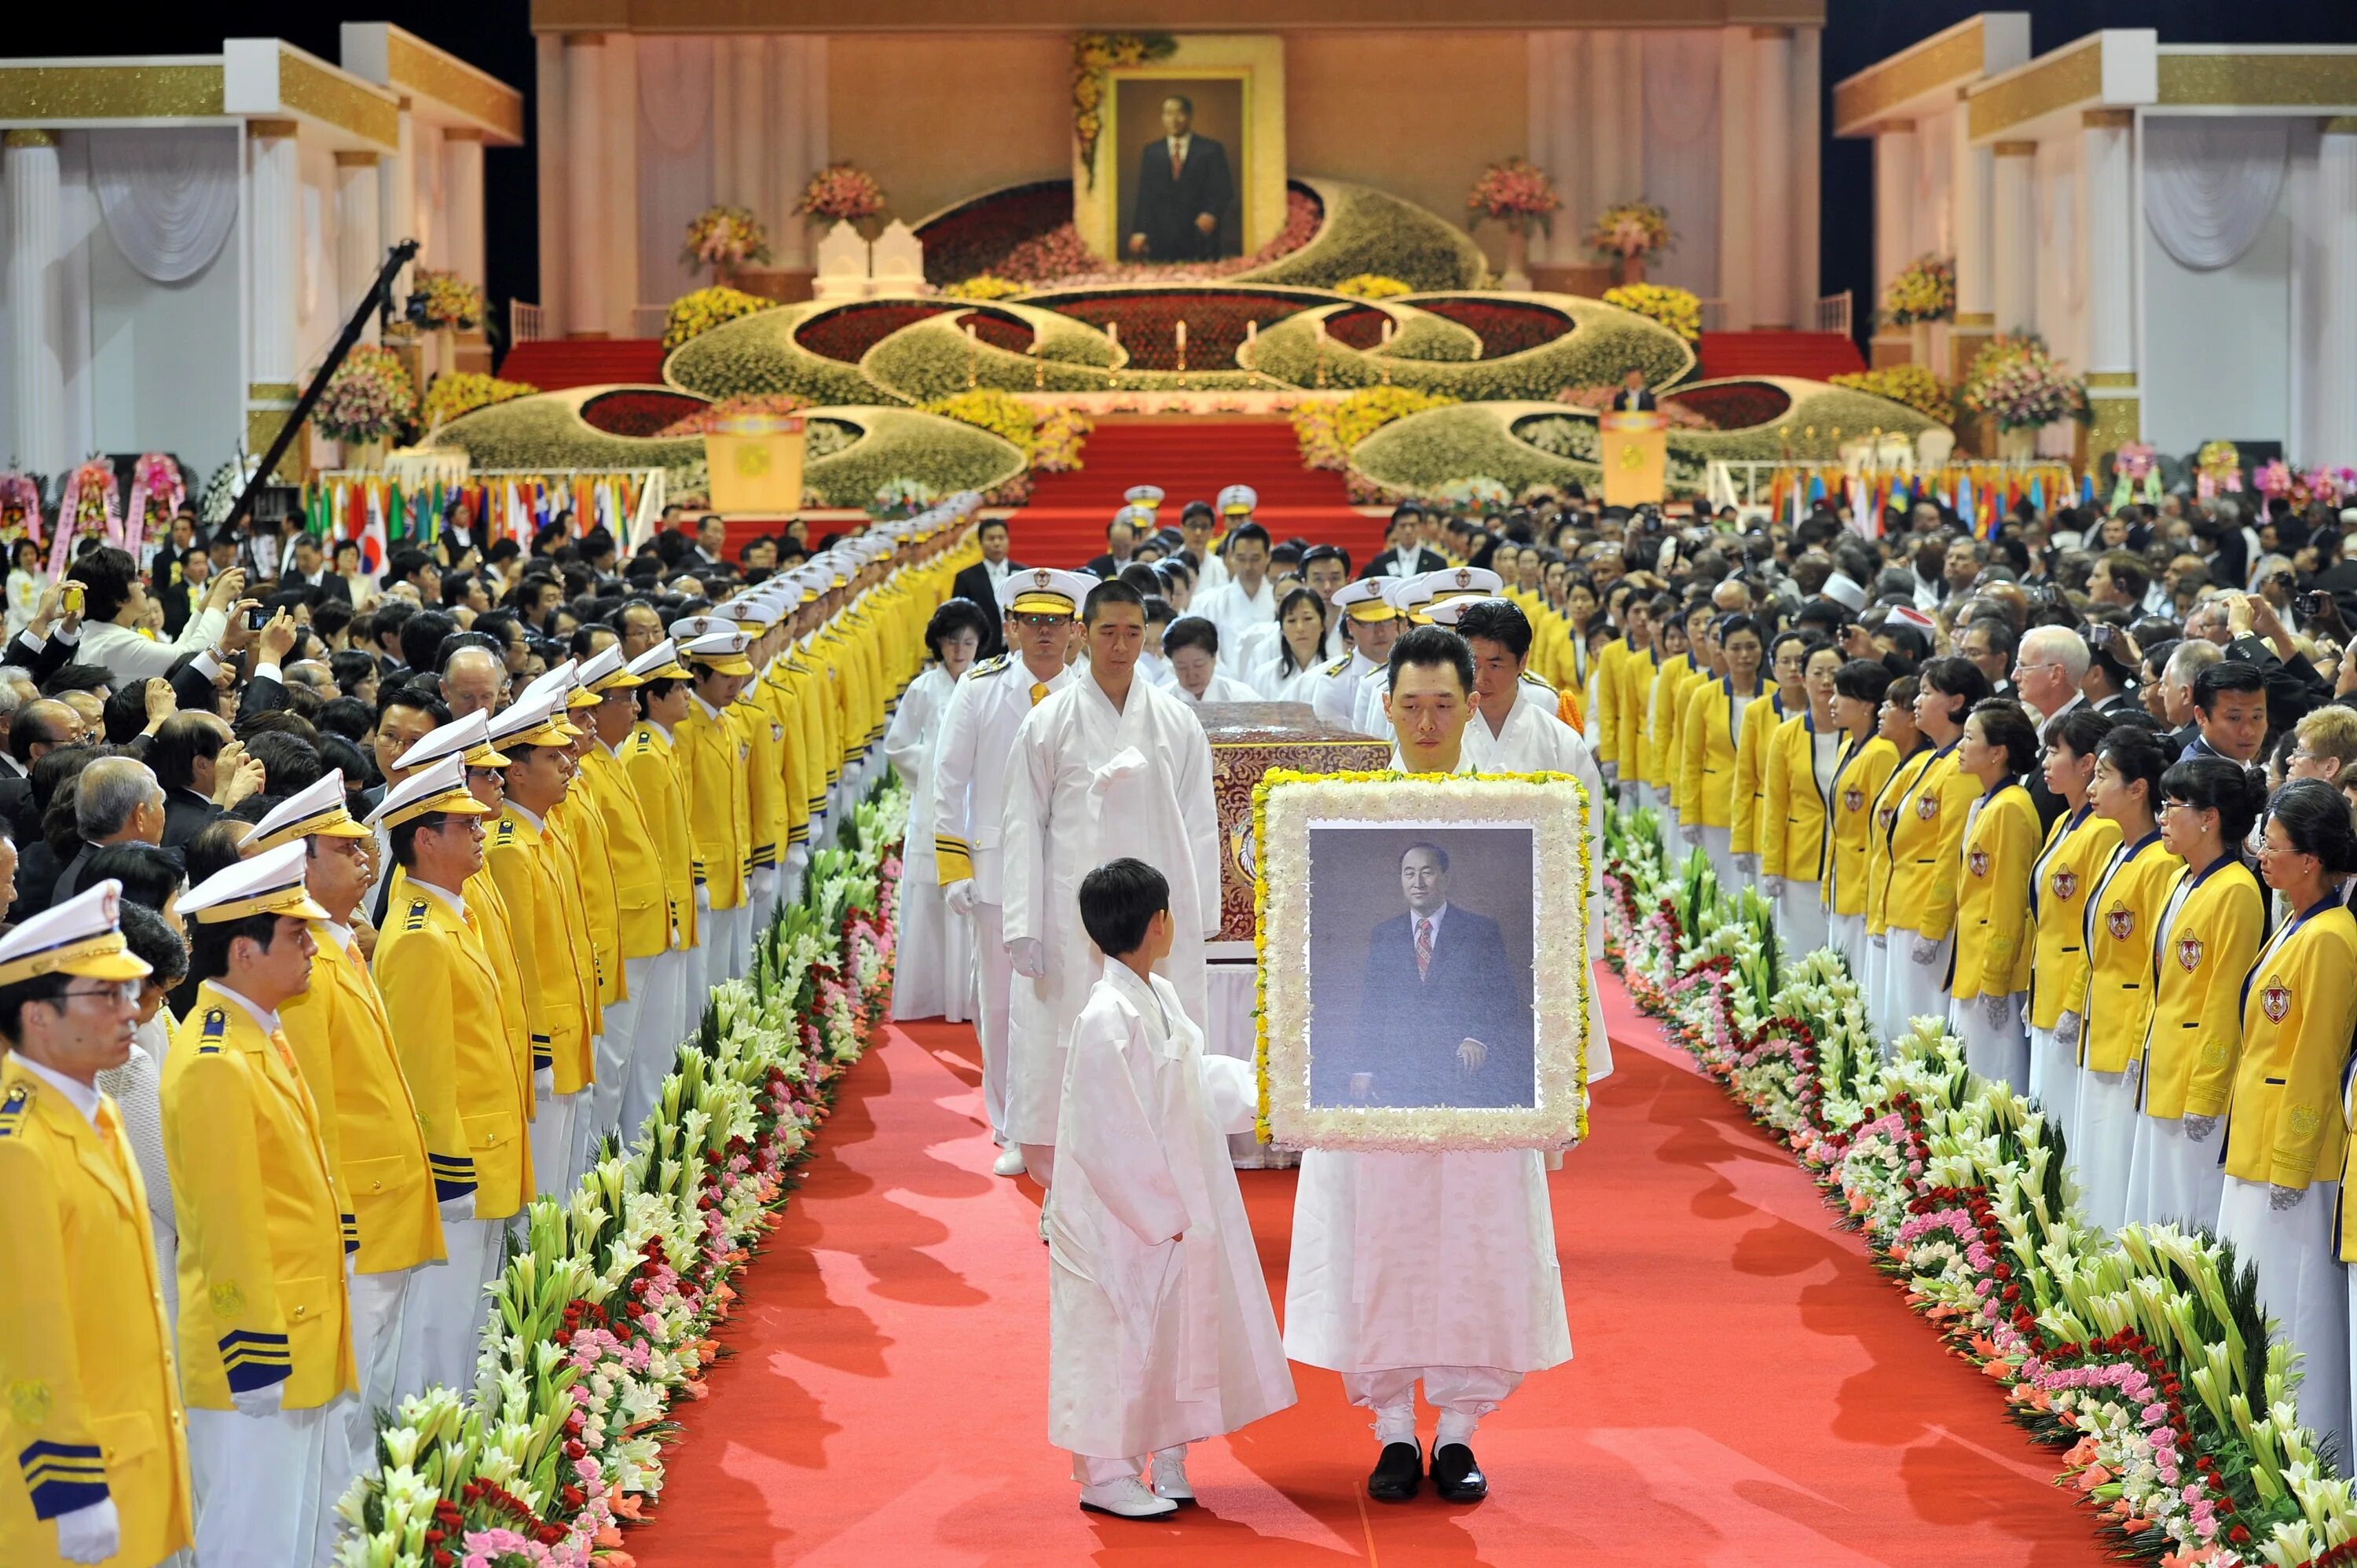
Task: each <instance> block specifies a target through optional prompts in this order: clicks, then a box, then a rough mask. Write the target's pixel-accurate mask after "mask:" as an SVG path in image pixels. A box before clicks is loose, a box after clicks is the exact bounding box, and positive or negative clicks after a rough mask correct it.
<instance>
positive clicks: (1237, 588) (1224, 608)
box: [1187, 577, 1276, 650]
mask: <svg viewBox="0 0 2357 1568" xmlns="http://www.w3.org/2000/svg"><path fill="white" fill-rule="evenodd" d="M1187 613H1188V614H1189V615H1192V616H1201V617H1202V618H1204V619H1205V620H1207V621H1210V622H1211V624H1212V625H1213V626H1215V627H1218V628H1220V646H1221V647H1222V648H1223V649H1230V648H1232V649H1238V650H1241V649H1242V648H1243V645H1244V643H1245V641H1246V640H1247V639H1249V638H1250V637H1251V636H1252V635H1254V631H1255V628H1259V627H1263V626H1275V624H1276V585H1275V583H1273V582H1271V581H1270V580H1269V579H1268V578H1266V577H1263V578H1262V579H1261V580H1260V592H1259V593H1257V594H1247V593H1245V592H1244V585H1243V584H1242V583H1239V582H1237V581H1236V580H1235V579H1234V578H1230V579H1229V580H1228V581H1226V582H1224V583H1222V584H1221V585H1219V586H1218V587H1216V588H1212V589H1210V590H1209V591H1206V590H1205V589H1204V587H1203V586H1202V585H1200V584H1198V585H1196V589H1195V597H1194V601H1193V602H1192V603H1191V604H1189V606H1188V607H1187Z"/></svg>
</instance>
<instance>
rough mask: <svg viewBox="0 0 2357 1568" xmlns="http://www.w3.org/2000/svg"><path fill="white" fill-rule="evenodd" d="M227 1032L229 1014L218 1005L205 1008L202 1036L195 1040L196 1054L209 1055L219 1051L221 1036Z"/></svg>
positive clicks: (216, 1053)
mask: <svg viewBox="0 0 2357 1568" xmlns="http://www.w3.org/2000/svg"><path fill="white" fill-rule="evenodd" d="M228 1033H229V1015H228V1014H226V1013H224V1012H222V1011H221V1009H220V1008H218V1007H208V1008H206V1009H205V1024H204V1037H203V1038H201V1039H199V1041H198V1042H197V1055H199V1056H200V1057H209V1056H215V1055H218V1054H219V1053H220V1051H221V1036H223V1035H226V1034H228Z"/></svg>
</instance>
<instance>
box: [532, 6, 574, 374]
mask: <svg viewBox="0 0 2357 1568" xmlns="http://www.w3.org/2000/svg"><path fill="white" fill-rule="evenodd" d="M533 64H534V67H535V70H534V72H533V81H534V84H535V86H536V88H537V90H538V91H537V92H536V94H535V98H536V100H537V101H536V102H535V104H534V106H533V132H534V134H535V135H534V139H535V140H536V141H537V143H538V156H537V157H536V158H535V160H534V162H535V166H536V170H537V173H538V175H539V183H540V224H539V228H540V300H539V305H540V308H541V310H542V312H543V313H544V317H545V319H546V321H547V323H548V329H549V330H550V331H561V330H562V329H563V324H564V321H565V270H566V266H567V264H568V263H566V261H565V252H566V248H567V247H566V244H565V235H566V231H567V225H568V220H569V218H570V216H571V208H570V205H569V201H570V197H571V192H572V183H571V181H569V180H568V179H567V178H566V177H565V172H566V170H565V161H566V156H567V154H568V153H569V152H570V150H571V149H570V147H569V145H567V142H566V139H565V96H566V95H565V40H564V38H561V37H559V36H557V35H556V34H554V33H543V34H541V35H540V36H539V37H538V38H534V39H533Z"/></svg>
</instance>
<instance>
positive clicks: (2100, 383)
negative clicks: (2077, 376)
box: [2082, 371, 2136, 392]
mask: <svg viewBox="0 0 2357 1568" xmlns="http://www.w3.org/2000/svg"><path fill="white" fill-rule="evenodd" d="M2082 379H2083V381H2085V382H2086V383H2087V390H2088V391H2089V392H2102V391H2105V390H2107V389H2113V388H2118V387H2134V386H2135V385H2136V372H2135V371H2088V372H2087V373H2086V375H2085V376H2084V377H2083V378H2082Z"/></svg>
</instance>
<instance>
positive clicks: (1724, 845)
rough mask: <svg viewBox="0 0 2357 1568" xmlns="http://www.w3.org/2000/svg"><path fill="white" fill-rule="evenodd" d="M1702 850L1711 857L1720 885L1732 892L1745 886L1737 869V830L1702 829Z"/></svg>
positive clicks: (1711, 865)
mask: <svg viewBox="0 0 2357 1568" xmlns="http://www.w3.org/2000/svg"><path fill="white" fill-rule="evenodd" d="M1702 852H1703V854H1706V855H1708V856H1709V857H1710V868H1711V869H1712V870H1713V871H1715V872H1717V873H1718V885H1719V886H1720V888H1722V889H1723V890H1724V891H1726V892H1728V893H1732V892H1734V891H1735V890H1736V889H1737V888H1738V887H1740V886H1743V878H1742V877H1741V876H1740V875H1738V874H1737V872H1736V869H1735V830H1734V829H1733V828H1712V827H1706V828H1704V829H1703V831H1702Z"/></svg>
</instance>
